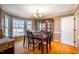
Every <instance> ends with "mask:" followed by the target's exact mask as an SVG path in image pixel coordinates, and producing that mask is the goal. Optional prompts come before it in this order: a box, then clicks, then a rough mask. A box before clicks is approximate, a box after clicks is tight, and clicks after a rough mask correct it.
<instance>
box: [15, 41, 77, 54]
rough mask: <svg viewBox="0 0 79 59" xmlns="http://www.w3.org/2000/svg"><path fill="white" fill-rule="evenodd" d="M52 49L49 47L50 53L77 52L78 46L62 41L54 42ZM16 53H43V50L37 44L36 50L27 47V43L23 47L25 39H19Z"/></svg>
mask: <svg viewBox="0 0 79 59" xmlns="http://www.w3.org/2000/svg"><path fill="white" fill-rule="evenodd" d="M51 45H52V46H51V47H52V49H51V50H50V49H49V53H48V54H76V53H77V48H75V47H73V46H69V45H66V44H63V43H60V42H52V43H51ZM15 54H41V50H39V49H38V47H37V46H36V49H35V51H34V52H33V51H32V48H30V49H29V50H28V49H27V45H26V46H25V47H23V41H18V42H16V43H15ZM44 54H46V49H44Z"/></svg>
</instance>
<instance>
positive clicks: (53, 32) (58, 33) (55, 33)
mask: <svg viewBox="0 0 79 59" xmlns="http://www.w3.org/2000/svg"><path fill="white" fill-rule="evenodd" d="M53 33H55V34H61V32H53Z"/></svg>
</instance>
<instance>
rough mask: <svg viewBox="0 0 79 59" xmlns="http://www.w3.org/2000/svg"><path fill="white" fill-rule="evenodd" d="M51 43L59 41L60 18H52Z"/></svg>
mask: <svg viewBox="0 0 79 59" xmlns="http://www.w3.org/2000/svg"><path fill="white" fill-rule="evenodd" d="M53 20H54V32H53V41H61V17H60V16H59V17H54V18H53Z"/></svg>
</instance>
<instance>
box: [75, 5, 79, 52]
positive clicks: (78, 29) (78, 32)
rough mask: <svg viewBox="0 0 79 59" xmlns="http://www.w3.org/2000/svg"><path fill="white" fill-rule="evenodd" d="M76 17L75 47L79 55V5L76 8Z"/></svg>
mask: <svg viewBox="0 0 79 59" xmlns="http://www.w3.org/2000/svg"><path fill="white" fill-rule="evenodd" d="M74 17H75V46H76V47H77V51H78V53H79V5H78V7H77V8H76V11H75V13H74Z"/></svg>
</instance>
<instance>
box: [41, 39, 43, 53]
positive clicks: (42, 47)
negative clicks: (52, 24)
mask: <svg viewBox="0 0 79 59" xmlns="http://www.w3.org/2000/svg"><path fill="white" fill-rule="evenodd" d="M41 45H42V54H43V41H42V40H41Z"/></svg>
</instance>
